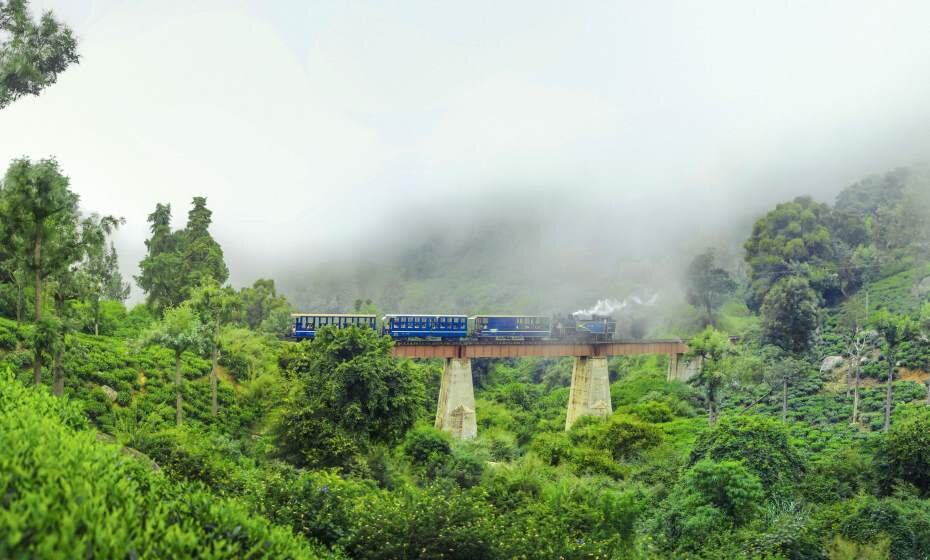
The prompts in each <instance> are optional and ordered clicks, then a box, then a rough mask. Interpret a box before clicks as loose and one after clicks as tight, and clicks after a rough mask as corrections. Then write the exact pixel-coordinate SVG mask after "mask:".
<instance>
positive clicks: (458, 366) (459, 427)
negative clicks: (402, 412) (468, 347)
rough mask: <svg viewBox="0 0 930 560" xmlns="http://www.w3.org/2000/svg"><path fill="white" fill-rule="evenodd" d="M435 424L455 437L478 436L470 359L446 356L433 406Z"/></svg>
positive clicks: (470, 437)
mask: <svg viewBox="0 0 930 560" xmlns="http://www.w3.org/2000/svg"><path fill="white" fill-rule="evenodd" d="M436 427H437V428H438V429H440V430H444V431H446V432H449V433H450V434H451V435H452V437H454V438H458V439H472V438H474V437H475V436H477V435H478V422H477V420H476V418H475V389H474V386H473V384H472V376H471V360H470V359H467V358H465V359H459V358H446V363H445V365H444V366H443V369H442V382H441V383H440V386H439V404H438V405H437V406H436Z"/></svg>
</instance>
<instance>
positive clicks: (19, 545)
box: [0, 374, 328, 558]
mask: <svg viewBox="0 0 930 560" xmlns="http://www.w3.org/2000/svg"><path fill="white" fill-rule="evenodd" d="M83 422H84V420H83V416H82V415H81V414H80V412H79V411H76V410H75V407H74V406H73V405H70V404H68V403H67V402H66V401H61V400H58V399H54V398H53V397H51V396H50V395H48V394H47V393H46V392H45V391H44V390H42V389H39V390H36V389H27V388H25V387H23V386H22V385H21V384H19V383H18V382H17V381H15V380H13V379H12V375H10V374H5V375H4V374H0V449H2V450H3V452H2V453H0V496H3V498H2V506H3V507H2V508H0V535H3V538H2V539H0V557H3V558H25V557H35V558H78V557H96V558H134V557H146V558H191V557H199V558H321V557H325V556H327V555H328V553H324V552H322V551H320V550H318V549H315V548H314V547H313V546H312V545H311V544H310V543H308V542H306V541H303V540H301V539H299V538H298V537H295V536H294V535H293V534H292V533H291V532H290V531H289V530H288V529H284V528H280V527H276V526H274V525H272V524H271V523H269V522H268V521H267V520H266V519H264V518H261V517H258V516H256V515H253V514H251V513H249V512H248V511H246V510H245V509H244V508H243V507H241V506H239V505H237V504H236V503H234V502H232V501H228V500H221V499H217V498H215V497H213V496H212V495H210V494H208V493H206V492H204V491H203V490H201V489H199V488H198V487H197V486H186V485H183V484H177V483H173V482H171V481H170V480H168V479H167V478H165V476H164V475H163V474H161V473H157V472H154V471H152V470H150V469H149V467H147V466H145V465H144V464H142V463H141V462H139V461H137V460H135V459H133V458H130V457H127V456H125V455H123V454H121V453H120V452H119V450H118V449H117V448H116V447H114V446H111V445H107V444H102V443H99V442H97V441H96V437H95V434H94V433H93V432H92V431H86V430H80V429H78V430H75V428H80V426H81V424H82V423H83Z"/></svg>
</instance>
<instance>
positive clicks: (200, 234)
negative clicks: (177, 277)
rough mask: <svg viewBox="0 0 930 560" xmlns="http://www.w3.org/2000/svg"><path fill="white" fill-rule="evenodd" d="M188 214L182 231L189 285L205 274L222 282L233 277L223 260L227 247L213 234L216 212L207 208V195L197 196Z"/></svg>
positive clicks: (197, 283)
mask: <svg viewBox="0 0 930 560" xmlns="http://www.w3.org/2000/svg"><path fill="white" fill-rule="evenodd" d="M192 205H193V206H192V208H191V210H190V212H188V214H187V227H185V228H184V230H182V231H181V232H180V239H181V254H182V256H183V263H184V270H185V272H186V276H187V279H186V282H185V285H186V286H187V288H188V289H192V288H194V287H196V286H199V285H200V283H201V282H202V281H203V280H204V279H205V278H212V279H213V280H215V281H216V283H217V284H220V285H222V284H223V282H226V280H227V278H229V269H228V268H226V262H225V261H224V260H223V249H222V248H221V247H220V244H219V243H217V242H216V240H214V239H213V236H211V235H210V229H209V228H210V224H211V223H212V221H213V218H212V216H213V212H211V211H210V210H209V209H208V208H207V199H206V198H205V197H202V196H195V197H194V200H193V203H192Z"/></svg>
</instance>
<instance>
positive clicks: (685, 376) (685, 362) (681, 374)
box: [667, 353, 701, 381]
mask: <svg viewBox="0 0 930 560" xmlns="http://www.w3.org/2000/svg"><path fill="white" fill-rule="evenodd" d="M700 371H701V358H700V357H696V358H690V359H689V358H686V357H685V355H684V354H681V353H676V354H669V355H668V375H667V379H668V380H669V381H687V380H689V379H691V378H692V377H694V376H695V375H697V374H698V372H700Z"/></svg>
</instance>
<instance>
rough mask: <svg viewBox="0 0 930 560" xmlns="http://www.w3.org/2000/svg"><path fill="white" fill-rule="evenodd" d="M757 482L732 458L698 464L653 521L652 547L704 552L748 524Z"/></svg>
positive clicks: (755, 507) (757, 499) (756, 504)
mask: <svg viewBox="0 0 930 560" xmlns="http://www.w3.org/2000/svg"><path fill="white" fill-rule="evenodd" d="M764 494H765V493H764V491H763V487H762V484H761V483H760V481H759V478H758V477H757V476H756V475H754V474H753V473H752V472H750V471H749V470H748V469H747V468H746V467H745V466H743V464H742V463H740V462H738V461H734V460H723V461H720V462H715V461H711V460H706V459H705V460H701V461H698V462H697V463H695V464H694V466H692V467H691V468H690V469H689V470H688V471H687V472H686V473H685V474H684V476H683V477H682V478H681V480H679V481H678V483H677V484H676V485H675V488H674V489H673V490H672V492H671V494H670V495H669V496H668V498H667V499H666V500H665V501H664V502H663V503H662V505H661V506H660V508H659V510H658V513H657V515H656V517H655V519H654V520H653V522H652V526H651V529H652V531H651V532H652V533H653V534H654V535H656V543H657V544H658V545H659V547H660V549H661V550H663V551H664V552H666V553H671V554H675V555H676V556H677V555H681V556H685V555H687V556H688V557H691V556H690V555H688V553H698V552H702V551H705V550H706V549H707V548H708V547H709V546H712V543H713V542H714V540H715V539H719V538H721V537H722V536H723V535H725V534H726V533H728V532H730V531H733V530H735V529H738V528H740V527H744V526H746V525H748V524H749V523H750V522H751V521H752V520H753V519H754V518H756V517H757V516H758V515H759V513H760V512H761V510H762V508H761V506H760V504H761V502H762V501H763V498H764Z"/></svg>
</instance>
